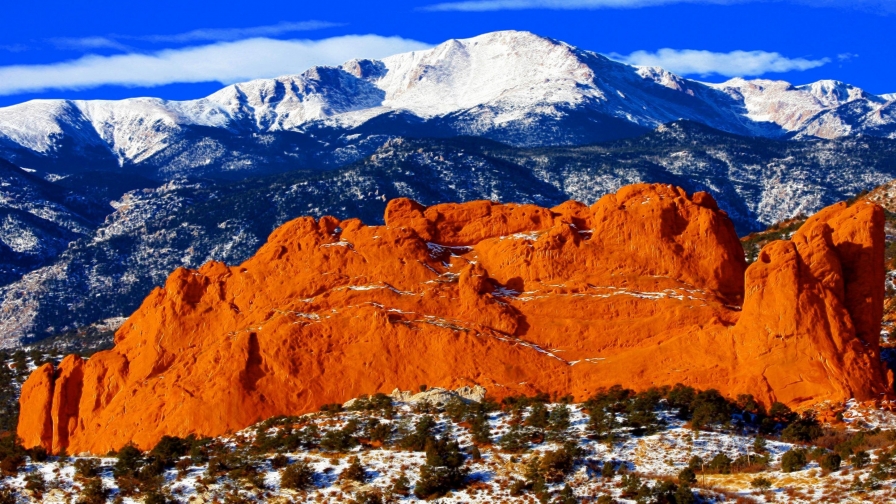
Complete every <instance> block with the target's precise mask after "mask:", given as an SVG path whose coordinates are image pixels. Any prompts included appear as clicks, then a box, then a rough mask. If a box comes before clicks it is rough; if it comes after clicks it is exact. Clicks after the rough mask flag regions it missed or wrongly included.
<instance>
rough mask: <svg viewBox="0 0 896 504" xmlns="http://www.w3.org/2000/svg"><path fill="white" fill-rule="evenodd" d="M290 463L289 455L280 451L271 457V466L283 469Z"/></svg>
mask: <svg viewBox="0 0 896 504" xmlns="http://www.w3.org/2000/svg"><path fill="white" fill-rule="evenodd" d="M287 465H289V457H287V456H286V455H284V454H282V453H278V454H277V455H274V456H273V457H272V458H271V467H273V468H274V469H283V468H284V467H286V466H287Z"/></svg>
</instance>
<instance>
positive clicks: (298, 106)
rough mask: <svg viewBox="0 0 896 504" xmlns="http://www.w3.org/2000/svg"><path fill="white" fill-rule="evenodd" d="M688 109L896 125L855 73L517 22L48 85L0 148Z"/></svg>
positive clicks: (241, 165)
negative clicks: (152, 94) (618, 55)
mask: <svg viewBox="0 0 896 504" xmlns="http://www.w3.org/2000/svg"><path fill="white" fill-rule="evenodd" d="M679 119H687V120H692V121H695V122H698V123H701V124H704V125H707V126H710V127H712V128H715V129H719V130H722V131H727V132H730V133H736V134H741V135H749V136H761V137H775V138H778V137H794V136H795V137H799V138H802V137H820V138H839V137H843V136H848V135H856V134H865V135H872V136H881V137H893V135H896V104H894V100H892V96H891V95H880V96H878V95H873V94H871V93H868V92H866V91H863V90H862V89H859V88H856V87H854V86H851V85H849V84H845V83H842V82H837V81H819V82H816V83H812V84H808V85H804V86H793V85H791V84H789V83H786V82H781V81H769V80H749V81H748V80H743V79H734V80H731V81H729V82H726V83H722V84H712V85H708V84H704V83H701V82H697V81H693V80H689V79H685V78H682V77H680V76H677V75H674V74H672V73H670V72H667V71H665V70H663V69H661V68H655V67H633V66H629V65H625V64H622V63H619V62H615V61H612V60H610V59H608V58H606V57H604V56H601V55H599V54H597V53H594V52H590V51H586V50H583V49H579V48H576V47H573V46H570V45H568V44H565V43H563V42H559V41H556V40H552V39H549V38H545V37H540V36H537V35H534V34H532V33H528V32H517V31H503V32H494V33H488V34H485V35H481V36H478V37H474V38H470V39H464V40H449V41H447V42H445V43H443V44H440V45H438V46H436V47H434V48H432V49H430V50H426V51H416V52H411V53H406V54H399V55H395V56H390V57H387V58H384V59H383V60H381V61H373V60H355V61H349V62H347V63H345V64H344V65H342V66H341V67H335V68H334V67H315V68H311V69H309V70H307V71H306V72H305V73H303V74H300V75H292V76H284V77H278V78H275V79H262V80H255V81H251V82H245V83H240V84H234V85H231V86H227V87H225V88H223V89H221V90H220V91H218V92H216V93H214V94H212V95H210V96H208V97H205V98H201V99H197V100H191V101H180V102H178V101H167V100H161V99H158V98H136V99H128V100H120V101H69V100H38V101H30V102H27V103H23V104H19V105H14V106H11V107H5V108H0V157H3V158H6V159H8V160H10V161H12V162H14V163H17V164H18V165H20V166H25V167H29V168H35V169H38V170H41V171H48V172H53V173H72V172H78V171H83V170H86V169H98V168H106V169H111V168H114V167H131V168H136V167H142V169H143V173H144V174H147V175H150V174H151V175H152V176H156V177H159V178H164V179H169V178H171V177H173V176H183V175H187V174H202V175H205V176H210V175H218V176H224V175H231V176H232V175H233V174H235V173H265V172H276V171H284V170H283V167H282V166H281V165H284V164H288V163H290V162H292V163H294V164H295V163H300V164H305V165H331V164H332V163H333V160H329V159H326V158H327V157H328V156H326V155H318V154H323V153H331V152H332V151H333V150H334V149H336V148H343V147H344V148H348V150H355V151H359V152H360V151H364V149H365V147H364V145H363V143H364V139H366V138H367V137H369V136H370V135H371V134H379V135H382V134H385V135H403V136H407V135H408V134H411V135H413V136H428V137H432V136H455V135H475V136H481V137H486V138H491V139H495V140H499V141H504V142H507V143H511V144H514V145H520V146H523V145H524V146H538V145H558V144H561V145H570V144H573V145H574V144H583V143H589V142H595V141H601V140H608V139H615V138H623V137H632V136H636V135H638V134H641V133H644V132H646V131H649V130H650V129H653V128H656V127H657V126H659V125H661V124H665V123H668V122H670V121H674V120H679ZM359 149H360V150H359ZM337 159H338V157H337ZM354 159H357V158H356V157H355V158H351V157H350V159H349V161H351V160H354Z"/></svg>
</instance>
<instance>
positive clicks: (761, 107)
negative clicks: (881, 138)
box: [711, 78, 896, 138]
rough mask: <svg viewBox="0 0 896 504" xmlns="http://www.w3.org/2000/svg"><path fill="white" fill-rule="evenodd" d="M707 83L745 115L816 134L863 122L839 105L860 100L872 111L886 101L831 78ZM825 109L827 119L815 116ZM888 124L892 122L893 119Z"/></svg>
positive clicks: (829, 134)
mask: <svg viewBox="0 0 896 504" xmlns="http://www.w3.org/2000/svg"><path fill="white" fill-rule="evenodd" d="M711 86H713V87H714V88H716V89H719V90H722V91H725V92H726V93H728V94H730V95H731V96H732V97H734V98H735V99H738V100H740V101H742V102H743V104H744V106H745V107H746V110H747V117H749V118H751V119H753V120H754V121H760V122H764V121H767V122H773V123H775V124H778V125H780V126H781V127H782V128H784V129H785V130H787V131H790V132H797V133H799V134H801V135H803V136H815V137H820V138H838V137H841V136H846V135H849V134H851V133H852V131H853V129H854V128H857V127H858V128H860V127H861V125H862V124H865V122H867V120H868V119H867V118H865V117H856V116H855V115H849V114H843V113H842V110H841V107H842V106H843V105H846V104H856V103H858V104H862V106H863V107H864V109H865V110H866V111H868V112H869V113H872V112H873V111H876V110H879V109H880V108H881V107H883V106H884V105H885V104H886V102H887V100H886V99H885V98H884V97H881V96H875V95H872V94H870V93H867V92H866V91H864V90H862V89H859V88H857V87H855V86H852V85H850V84H845V83H843V82H839V81H833V80H822V81H818V82H814V83H812V84H807V85H803V86H794V85H792V84H790V83H788V82H784V81H773V80H765V79H755V80H744V79H740V78H737V79H732V80H729V81H727V82H723V83H721V84H712V85H711ZM825 113H827V114H828V116H829V118H828V119H825V120H822V121H820V122H819V121H817V120H816V117H817V116H818V115H820V114H825ZM889 124H890V125H891V126H896V123H892V122H891V123H889ZM894 129H896V128H894Z"/></svg>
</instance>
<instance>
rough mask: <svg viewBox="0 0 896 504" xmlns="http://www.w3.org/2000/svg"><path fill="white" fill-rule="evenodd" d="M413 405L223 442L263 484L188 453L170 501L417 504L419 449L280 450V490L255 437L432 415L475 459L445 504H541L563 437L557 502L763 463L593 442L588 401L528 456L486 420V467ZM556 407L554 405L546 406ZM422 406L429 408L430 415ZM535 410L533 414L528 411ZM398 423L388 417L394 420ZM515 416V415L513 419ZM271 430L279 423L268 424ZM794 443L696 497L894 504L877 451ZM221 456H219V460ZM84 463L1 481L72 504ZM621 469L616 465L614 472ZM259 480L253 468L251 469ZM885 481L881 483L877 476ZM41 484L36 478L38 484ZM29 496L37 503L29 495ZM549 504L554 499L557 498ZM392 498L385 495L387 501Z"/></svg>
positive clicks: (713, 451)
mask: <svg viewBox="0 0 896 504" xmlns="http://www.w3.org/2000/svg"><path fill="white" fill-rule="evenodd" d="M396 397H403V398H404V399H406V400H405V401H397V400H396V401H395V402H394V410H393V413H392V414H391V415H387V414H383V412H382V411H366V412H365V411H356V412H351V411H343V412H339V413H314V414H310V415H305V416H303V417H297V418H291V419H287V420H286V421H284V422H275V423H273V424H272V425H273V426H272V427H269V428H267V430H265V427H258V426H256V427H252V428H249V429H246V430H244V431H242V432H239V433H237V434H235V435H233V436H229V437H224V438H220V439H219V440H218V441H220V443H221V446H224V447H226V448H224V451H231V450H232V451H234V452H236V453H245V454H247V456H248V457H249V463H250V465H252V466H254V467H255V468H256V469H255V470H256V471H257V476H255V477H254V478H253V477H249V478H246V479H239V478H232V477H230V476H227V475H222V476H209V474H208V472H207V470H208V464H207V463H202V464H193V463H191V462H186V461H187V460H190V459H189V458H188V457H185V458H184V459H182V460H184V462H182V464H181V467H179V468H177V469H168V470H166V471H165V472H164V475H163V476H164V483H163V485H162V491H163V492H162V493H163V494H164V495H166V497H167V498H168V499H170V501H173V502H241V501H240V500H239V499H243V500H242V502H246V501H248V502H350V501H352V499H356V501H358V502H379V501H375V500H373V501H371V500H366V501H363V500H361V499H362V497H363V496H364V495H365V493H366V494H370V493H371V491H374V490H380V491H381V492H383V493H384V494H386V495H388V494H389V489H391V488H393V485H394V484H395V482H396V480H397V479H398V477H399V476H402V475H403V476H406V477H407V478H408V483H409V487H410V489H411V492H410V494H409V495H407V496H393V497H392V499H393V500H392V501H393V502H398V501H400V502H416V501H418V499H417V498H416V497H415V496H414V494H413V488H414V485H415V483H416V482H417V480H418V478H419V474H420V467H421V466H422V465H423V464H424V463H425V462H426V455H425V454H424V453H423V452H414V451H405V450H400V449H398V448H394V447H393V448H386V447H376V445H377V443H373V444H362V445H360V446H356V447H354V448H352V449H349V450H347V451H346V452H345V453H334V452H326V451H321V450H319V449H313V450H298V451H292V452H289V453H285V454H281V458H280V462H281V465H282V462H283V459H282V456H283V455H285V456H286V460H287V461H288V463H290V464H292V463H296V462H297V461H299V460H304V461H307V462H308V463H309V465H310V467H311V468H313V471H314V477H313V479H314V484H313V486H311V487H310V488H308V489H307V490H303V491H296V490H290V489H284V488H281V485H280V482H281V470H279V469H275V468H274V464H275V462H276V459H274V457H275V454H274V453H261V452H259V450H257V449H256V450H255V451H253V450H252V448H251V447H252V446H253V443H254V442H255V441H256V436H257V435H258V432H260V431H261V432H265V433H266V435H267V436H274V435H275V434H276V433H277V431H278V430H279V429H283V428H287V427H291V426H296V427H298V426H300V425H301V426H303V427H305V428H307V426H309V425H315V426H317V428H318V429H319V430H320V433H321V435H324V434H325V433H327V432H329V431H335V430H339V429H342V428H343V427H344V426H345V425H346V424H347V422H350V421H352V420H354V421H356V422H359V423H361V424H363V423H364V422H366V421H369V420H370V419H371V418H377V419H378V420H379V422H380V423H381V424H385V425H390V426H391V427H392V429H391V431H392V433H393V434H392V440H393V441H394V440H395V438H396V435H397V434H396V433H397V432H401V430H402V429H405V430H407V429H409V428H410V429H412V428H413V426H414V425H415V424H416V422H417V421H418V420H419V419H420V418H421V417H423V416H424V415H427V414H428V415H430V416H432V417H433V419H434V420H435V427H434V429H433V434H434V435H435V436H437V437H441V436H449V437H450V438H453V439H455V440H457V441H458V442H459V443H460V446H461V449H462V450H464V451H465V452H466V453H467V460H466V462H465V464H466V467H467V468H468V469H469V476H468V478H467V484H466V486H465V487H464V488H462V489H458V490H455V491H453V492H450V493H448V494H447V495H445V496H443V497H440V498H438V499H436V502H444V503H455V502H456V503H490V502H535V501H536V499H535V496H534V494H533V493H532V492H524V493H522V495H516V496H512V495H511V486H512V483H513V482H514V481H515V480H522V479H523V478H524V474H525V472H526V466H527V464H528V462H529V461H530V460H531V459H532V458H533V457H535V456H537V455H539V454H544V453H546V452H549V451H552V450H557V449H559V448H560V447H561V446H562V445H561V442H560V441H569V440H573V441H575V442H577V443H578V446H579V448H580V449H581V453H580V456H579V457H578V458H577V459H576V463H575V466H574V468H573V469H572V471H571V472H570V473H569V474H568V475H567V476H566V478H565V479H564V480H563V481H561V482H558V483H553V484H548V485H547V488H548V489H549V490H550V492H551V493H552V495H559V493H560V491H561V490H562V489H563V488H564V486H565V485H567V484H568V485H569V486H570V488H571V489H572V490H573V492H574V495H575V497H576V499H577V500H578V501H579V502H582V501H584V502H589V501H596V500H597V499H598V498H599V497H600V496H607V497H605V500H603V501H600V502H611V501H607V500H606V499H607V498H611V499H615V500H616V501H617V502H635V501H634V500H632V499H626V498H623V491H624V479H623V478H624V477H623V476H621V475H616V476H612V477H606V476H602V475H601V468H602V467H603V466H604V465H605V464H608V463H612V464H613V465H614V466H615V467H617V468H621V467H624V468H625V469H623V470H622V471H620V472H626V471H627V472H630V473H635V474H637V475H638V476H639V477H640V478H641V480H642V481H643V482H645V483H648V484H650V485H656V484H657V482H659V481H663V480H670V481H677V477H678V474H679V473H680V472H681V470H682V469H684V468H685V467H687V466H688V464H689V461H690V460H691V459H692V457H694V456H699V457H701V458H702V459H703V460H704V461H706V462H707V463H708V462H709V461H710V460H711V459H712V458H713V457H714V456H716V455H717V454H719V453H724V454H726V455H727V456H728V457H729V458H731V459H736V458H737V457H738V456H741V455H743V456H747V455H749V456H751V457H755V456H757V454H756V453H755V450H754V440H755V439H756V434H755V433H753V432H749V431H748V430H742V431H738V430H737V429H728V430H717V431H699V432H695V431H693V430H691V429H690V428H689V427H688V426H687V425H686V424H685V422H684V421H682V420H680V419H677V418H676V417H675V416H674V415H673V414H672V413H671V412H669V411H659V412H658V416H659V418H660V420H661V421H662V423H663V424H664V427H663V428H662V429H660V431H659V432H657V433H656V434H652V435H645V436H640V437H639V436H632V435H628V434H625V432H624V429H620V430H619V433H620V436H619V439H618V440H617V441H616V442H613V443H611V444H610V443H607V442H606V441H597V440H594V439H591V438H590V437H589V436H588V433H587V432H586V426H587V424H588V419H589V417H588V414H587V413H586V412H585V411H583V409H582V405H570V406H569V409H570V413H571V414H570V426H569V429H568V430H567V433H566V435H564V436H562V439H561V440H559V441H544V442H541V443H533V444H532V445H531V446H530V448H529V449H528V450H526V451H524V452H522V453H508V452H504V451H502V450H501V448H500V446H499V444H500V443H499V441H500V439H501V437H502V436H503V435H505V434H507V432H509V430H510V429H511V423H512V422H513V418H514V417H513V415H512V414H511V413H509V412H502V411H494V412H492V413H490V414H489V415H488V424H489V427H490V430H491V436H492V440H493V441H495V444H493V445H491V446H483V447H481V448H480V450H481V459H480V460H478V461H474V460H472V457H471V456H470V455H469V453H470V452H471V450H472V446H473V445H472V439H471V435H470V432H469V430H468V429H467V427H465V424H461V425H458V424H457V423H455V422H453V421H452V420H451V419H450V418H449V417H448V415H447V414H446V413H445V412H444V411H441V412H440V411H439V410H438V409H437V408H436V409H433V408H429V409H426V408H420V406H419V405H418V404H419V403H415V402H413V401H414V400H413V399H410V398H408V395H407V394H405V395H404V396H396ZM555 407H559V406H558V405H557V404H553V405H548V406H547V408H548V410H551V409H553V408H555ZM423 410H425V411H423ZM528 411H531V410H527V414H528ZM870 413H871V411H870V410H869V409H868V407H867V406H866V407H862V406H860V405H857V404H855V403H851V404H849V405H848V409H847V412H846V415H845V416H846V417H849V418H852V419H853V422H852V423H851V424H850V425H855V421H856V420H857V419H858V417H860V416H863V417H864V416H867V415H869V414H870ZM389 416H391V418H389ZM873 416H874V418H875V420H874V421H875V422H877V423H881V422H883V424H884V425H885V426H887V427H890V426H894V425H896V415H894V414H892V413H887V412H885V411H884V410H876V411H874V412H873ZM518 419H519V417H517V420H518ZM268 425H271V424H268ZM796 447H797V446H795V445H794V444H791V443H785V442H780V441H776V440H774V439H772V438H769V439H768V440H767V441H766V445H765V452H766V454H767V456H768V457H769V458H768V466H767V468H766V469H764V470H761V472H758V473H756V472H753V473H734V472H733V473H732V474H706V475H702V474H698V475H697V483H696V484H695V485H694V486H693V492H695V493H696V494H697V495H698V496H700V497H701V498H703V499H705V500H706V501H709V502H721V501H729V502H733V501H735V500H737V499H741V500H737V502H816V501H821V502H825V501H827V502H840V501H850V502H892V500H891V499H892V498H893V495H896V494H894V491H896V490H894V489H896V486H894V483H893V481H892V480H886V478H884V479H883V480H880V479H878V480H874V484H871V482H872V479H873V478H872V477H870V476H869V475H870V474H872V472H873V471H874V463H875V462H876V460H877V454H876V453H875V452H871V460H870V463H869V464H868V465H867V466H865V467H864V468H861V469H858V468H855V467H853V466H851V465H850V463H849V461H844V463H843V465H842V466H841V469H840V470H838V471H834V472H831V473H827V472H826V471H822V470H821V469H820V467H819V465H818V464H817V463H816V462H810V463H808V465H806V466H805V467H804V469H802V470H799V471H795V472H790V473H785V472H782V470H781V468H780V462H781V457H782V456H783V454H784V453H786V452H787V451H789V450H791V449H794V448H796ZM355 456H356V457H358V458H359V460H360V462H361V464H362V465H363V466H364V468H365V471H366V476H367V481H366V482H365V483H363V484H361V483H357V482H349V481H344V479H343V478H340V475H341V474H342V473H343V471H345V469H346V468H347V467H348V466H349V464H350V461H351V459H352V457H355ZM213 457H214V456H213ZM76 460H79V459H78V458H77V457H73V458H70V459H68V460H65V461H60V460H59V459H57V458H55V457H51V458H50V459H49V460H48V461H46V462H42V463H30V462H29V463H28V464H26V465H25V466H24V467H23V468H21V470H20V471H19V473H18V475H16V476H14V477H13V476H7V477H6V478H5V479H4V480H3V481H2V485H3V486H4V487H7V488H12V489H16V490H17V491H18V492H19V496H20V500H21V501H27V500H28V499H31V500H30V501H42V502H60V503H62V502H74V501H75V499H76V498H77V496H78V495H79V494H80V493H81V491H82V489H83V488H84V487H85V485H86V483H85V480H83V479H80V480H79V478H77V477H76V476H75V469H74V466H73V464H74V463H75V461H76ZM98 460H99V463H100V464H101V467H100V472H99V477H100V479H101V481H102V484H103V487H104V488H105V489H106V490H107V491H108V497H107V498H108V500H109V501H112V502H125V503H131V502H143V499H144V497H145V495H144V496H139V495H135V496H130V497H122V496H121V491H120V489H119V487H118V485H117V483H116V478H115V477H113V473H112V470H113V466H114V464H115V463H116V460H117V459H116V458H114V457H104V458H99V459H98ZM617 470H618V469H617ZM34 473H40V474H41V475H42V476H43V479H44V480H45V481H46V489H45V491H43V492H41V493H34V492H31V491H27V490H24V488H25V485H26V481H27V478H29V475H33V474H34ZM250 473H251V471H250ZM759 477H762V478H765V479H767V480H768V483H769V485H770V488H769V489H767V490H761V491H760V490H756V489H754V488H753V484H752V482H753V481H754V480H755V479H757V478H759ZM878 478H879V476H878ZM31 479H33V476H31ZM29 495H30V497H28V496H29ZM551 499H552V500H551V501H552V502H554V501H553V499H554V497H551ZM389 501H390V500H388V499H386V501H385V502H389Z"/></svg>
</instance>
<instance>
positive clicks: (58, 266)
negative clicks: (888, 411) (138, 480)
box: [0, 32, 896, 346]
mask: <svg viewBox="0 0 896 504" xmlns="http://www.w3.org/2000/svg"><path fill="white" fill-rule="evenodd" d="M893 98H894V96H893V95H883V96H875V95H871V94H869V93H866V92H864V91H862V90H861V89H858V88H855V87H853V86H849V85H846V84H843V83H839V82H834V81H821V82H817V83H814V84H811V85H806V86H792V85H790V84H787V83H783V82H775V81H764V80H752V81H746V80H741V79H735V80H732V81H729V82H726V83H723V84H718V85H716V84H712V85H710V84H704V83H700V82H696V81H692V80H688V79H684V78H681V77H678V76H676V75H674V74H671V73H669V72H666V71H664V70H662V69H658V68H636V67H631V66H628V65H624V64H622V63H618V62H614V61H611V60H609V59H607V58H605V57H603V56H601V55H598V54H595V53H592V52H588V51H582V50H579V49H576V48H574V47H572V46H569V45H567V44H564V43H561V42H557V41H554V40H550V39H546V38H543V37H538V36H536V35H533V34H530V33H524V32H497V33H491V34H487V35H483V36H481V37H476V38H473V39H468V40H453V41H449V42H446V43H445V44H442V45H440V46H437V47H435V48H434V49H431V50H428V51H421V52H415V53H409V54H402V55H397V56H392V57H389V58H385V59H384V60H382V61H367V60H365V61H352V62H349V63H346V64H345V65H343V66H342V67H339V68H324V67H320V68H313V69H311V70H309V71H307V72H305V73H304V74H302V75H299V76H292V77H282V78H278V79H269V80H259V81H252V82H249V83H244V84H237V85H233V86H228V87H226V88H224V89H222V90H221V91H219V92H217V93H215V94H213V95H211V96H209V97H207V98H203V99H200V100H194V101H187V102H172V101H165V100H160V99H152V98H142V99H132V100H122V101H63V100H43V101H32V102H27V103H23V104H20V105H16V106H12V107H7V108H0V158H5V159H6V160H8V161H9V162H0V217H2V221H0V335H2V336H0V338H2V340H0V346H10V345H15V344H17V343H18V342H20V341H32V340H35V339H40V338H43V337H46V336H49V335H52V334H57V333H61V332H65V331H69V330H72V329H74V328H78V327H82V326H85V325H88V324H91V323H94V322H97V321H100V320H104V319H110V318H114V317H121V316H127V315H129V314H130V313H131V312H132V311H133V310H134V309H136V307H137V306H138V305H139V303H140V301H141V300H142V299H143V297H144V296H145V295H146V294H147V293H148V292H149V290H150V289H151V288H152V287H153V286H155V285H159V284H160V283H161V282H162V281H163V280H164V278H165V277H166V276H167V274H168V273H169V272H170V271H171V270H173V269H174V268H176V267H178V266H190V267H195V266H198V265H200V264H202V263H203V262H205V261H208V260H211V259H216V260H223V261H226V262H228V263H238V262H240V261H242V260H244V259H245V258H247V257H249V256H251V255H252V254H253V253H254V252H255V250H256V249H257V248H258V246H260V244H261V243H263V242H264V240H265V239H266V237H267V235H268V233H270V232H271V230H273V229H274V228H275V227H276V226H278V225H279V224H282V223H283V222H285V221H287V220H289V219H292V218H295V217H297V216H301V215H314V216H320V215H324V214H331V215H336V216H337V217H350V216H351V217H361V218H362V219H364V220H365V221H367V222H371V223H376V222H381V220H382V213H383V209H384V208H385V202H386V201H387V200H388V199H390V198H394V197H398V196H408V197H412V198H415V199H418V200H420V201H421V202H422V203H425V204H431V203H436V202H442V201H466V200H471V199H492V200H501V201H517V202H533V203H537V204H539V205H543V206H551V205H555V204H558V203H560V202H562V201H564V200H566V199H570V198H573V199H578V200H580V201H583V202H586V203H589V204H590V203H592V202H593V201H595V200H596V199H597V198H599V197H600V196H601V195H603V194H605V193H608V192H611V191H614V190H616V189H617V188H619V187H620V186H622V185H625V184H628V183H632V182H642V181H645V182H665V183H672V184H676V185H679V186H682V187H685V188H686V189H687V190H688V191H695V190H707V191H710V192H711V193H713V195H715V196H716V198H717V199H718V201H719V204H720V206H721V208H722V209H724V210H726V211H727V212H728V213H729V215H730V216H731V218H732V219H733V220H734V222H735V225H736V226H737V229H738V231H739V232H741V233H747V232H750V231H754V230H756V229H761V228H763V227H765V226H766V225H768V224H771V223H773V222H776V221H778V220H781V219H785V218H789V217H793V216H794V215H797V214H800V213H812V212H814V211H816V210H818V209H819V208H821V207H822V206H824V205H827V204H830V203H833V202H834V201H838V200H841V199H845V198H848V197H850V196H852V195H854V194H856V193H858V192H860V191H862V190H865V189H870V188H872V187H875V186H877V185H879V184H881V183H884V182H887V181H889V180H892V179H894V178H896V116H894V114H893V110H894V107H896V105H894V100H893Z"/></svg>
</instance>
